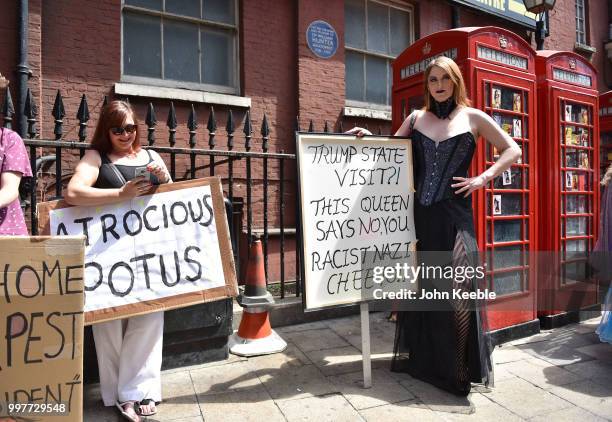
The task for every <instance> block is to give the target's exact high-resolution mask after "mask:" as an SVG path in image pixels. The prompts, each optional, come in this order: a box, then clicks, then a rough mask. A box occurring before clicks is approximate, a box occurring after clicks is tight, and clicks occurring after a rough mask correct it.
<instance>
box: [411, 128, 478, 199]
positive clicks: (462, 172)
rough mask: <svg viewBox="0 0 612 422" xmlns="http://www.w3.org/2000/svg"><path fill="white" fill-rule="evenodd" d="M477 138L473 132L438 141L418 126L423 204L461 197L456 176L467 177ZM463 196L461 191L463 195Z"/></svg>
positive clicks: (415, 149)
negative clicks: (455, 186)
mask: <svg viewBox="0 0 612 422" xmlns="http://www.w3.org/2000/svg"><path fill="white" fill-rule="evenodd" d="M475 148H476V142H475V141H474V136H473V135H472V133H471V132H465V133H461V134H459V135H455V136H453V137H451V138H448V139H446V140H444V141H440V142H438V143H437V148H436V142H435V141H433V140H432V139H430V138H428V137H427V136H425V135H423V134H422V133H421V132H419V131H418V130H413V134H412V156H413V160H414V163H413V164H414V175H415V183H416V199H417V200H418V201H419V203H420V204H421V205H431V204H434V203H436V202H439V201H442V200H445V199H452V198H457V197H458V196H457V195H455V192H454V191H455V189H453V188H452V187H451V185H452V184H453V183H456V182H455V181H454V180H453V177H467V173H468V168H469V167H470V162H471V161H472V157H473V155H474V150H475ZM461 196H463V194H460V195H459V197H461Z"/></svg>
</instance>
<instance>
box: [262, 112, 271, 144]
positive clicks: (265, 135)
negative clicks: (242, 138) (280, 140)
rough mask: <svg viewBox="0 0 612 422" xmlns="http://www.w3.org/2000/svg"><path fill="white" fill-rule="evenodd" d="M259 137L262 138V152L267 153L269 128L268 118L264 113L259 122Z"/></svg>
mask: <svg viewBox="0 0 612 422" xmlns="http://www.w3.org/2000/svg"><path fill="white" fill-rule="evenodd" d="M260 133H261V136H262V144H261V148H262V149H263V151H264V152H267V151H268V140H269V139H270V126H269V125H268V117H267V116H266V113H264V116H263V121H262V122H261V132H260Z"/></svg>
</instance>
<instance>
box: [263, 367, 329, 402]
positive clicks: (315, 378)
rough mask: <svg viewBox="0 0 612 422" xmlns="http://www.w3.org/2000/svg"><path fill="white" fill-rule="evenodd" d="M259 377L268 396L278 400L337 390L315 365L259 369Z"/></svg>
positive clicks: (323, 393) (318, 394)
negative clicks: (268, 369)
mask: <svg viewBox="0 0 612 422" xmlns="http://www.w3.org/2000/svg"><path fill="white" fill-rule="evenodd" d="M259 379H260V381H261V383H262V384H263V385H264V387H265V389H266V390H267V391H268V393H269V394H270V396H271V397H272V398H273V399H274V400H276V401H277V402H278V401H280V400H290V399H300V398H304V397H312V396H321V395H325V394H330V393H335V392H337V391H338V389H337V388H336V386H334V384H332V383H331V382H330V381H329V380H328V379H327V378H326V377H325V376H324V375H323V374H322V373H321V371H319V369H318V368H317V367H316V366H315V365H304V366H300V367H294V368H285V369H277V370H270V371H268V372H264V371H260V373H259Z"/></svg>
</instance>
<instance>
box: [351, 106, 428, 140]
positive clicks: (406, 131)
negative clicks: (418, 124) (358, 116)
mask: <svg viewBox="0 0 612 422" xmlns="http://www.w3.org/2000/svg"><path fill="white" fill-rule="evenodd" d="M416 113H418V111H416V110H415V111H413V112H412V113H410V116H408V117H406V118H405V119H404V122H403V123H402V125H401V126H400V127H399V129H398V130H397V132H395V136H408V135H410V131H411V129H410V119H411V118H412V116H413V115H415V114H416ZM344 133H346V134H349V135H355V136H357V137H358V138H361V137H362V136H365V135H371V134H372V132H370V131H369V130H367V129H364V128H362V127H358V126H356V127H354V128H352V129H350V130H347V131H346V132H344Z"/></svg>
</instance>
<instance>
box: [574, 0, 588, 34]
mask: <svg viewBox="0 0 612 422" xmlns="http://www.w3.org/2000/svg"><path fill="white" fill-rule="evenodd" d="M586 2H587V0H576V44H578V45H588V40H587V21H586V17H587V13H586V7H587V4H586Z"/></svg>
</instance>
